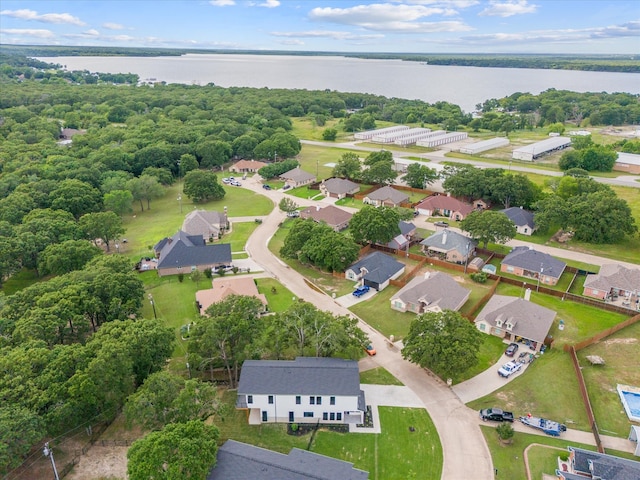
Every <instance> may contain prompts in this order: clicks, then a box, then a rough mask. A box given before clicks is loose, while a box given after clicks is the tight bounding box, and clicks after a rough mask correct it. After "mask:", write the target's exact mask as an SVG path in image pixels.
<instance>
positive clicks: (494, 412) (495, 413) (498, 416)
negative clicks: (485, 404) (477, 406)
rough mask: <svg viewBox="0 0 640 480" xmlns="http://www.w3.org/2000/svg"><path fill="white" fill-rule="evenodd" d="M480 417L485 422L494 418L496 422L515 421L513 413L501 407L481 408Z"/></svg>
mask: <svg viewBox="0 0 640 480" xmlns="http://www.w3.org/2000/svg"><path fill="white" fill-rule="evenodd" d="M480 418H481V419H482V420H484V421H485V422H486V421H487V420H493V421H494V422H513V413H512V412H505V411H504V410H501V409H500V408H485V409H484V410H480Z"/></svg>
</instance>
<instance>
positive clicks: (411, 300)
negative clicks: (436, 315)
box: [391, 272, 471, 314]
mask: <svg viewBox="0 0 640 480" xmlns="http://www.w3.org/2000/svg"><path fill="white" fill-rule="evenodd" d="M469 295H471V290H468V289H466V288H464V287H462V286H460V284H458V282H456V281H455V280H454V279H453V278H451V276H449V275H447V274H446V273H442V272H427V273H425V275H424V276H423V277H416V278H413V279H412V280H411V281H410V282H409V283H407V284H406V285H405V286H404V287H402V288H401V289H400V290H399V291H398V293H396V294H395V295H394V296H393V297H391V308H392V309H393V310H398V311H399V312H413V313H417V314H419V313H424V312H442V311H443V310H453V311H458V310H460V308H462V306H463V305H464V304H465V302H466V301H467V300H468V299H469Z"/></svg>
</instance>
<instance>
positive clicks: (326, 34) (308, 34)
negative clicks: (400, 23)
mask: <svg viewBox="0 0 640 480" xmlns="http://www.w3.org/2000/svg"><path fill="white" fill-rule="evenodd" d="M271 35H273V36H274V37H288V38H331V39H333V40H372V39H376V38H384V35H382V34H368V35H359V34H356V33H351V32H338V31H331V30H307V31H305V32H271Z"/></svg>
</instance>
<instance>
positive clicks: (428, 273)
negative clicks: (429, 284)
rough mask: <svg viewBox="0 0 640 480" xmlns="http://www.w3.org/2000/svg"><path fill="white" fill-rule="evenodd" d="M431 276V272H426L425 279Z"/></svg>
mask: <svg viewBox="0 0 640 480" xmlns="http://www.w3.org/2000/svg"><path fill="white" fill-rule="evenodd" d="M430 276H431V272H424V279H425V280H426V279H427V278H429V277H430Z"/></svg>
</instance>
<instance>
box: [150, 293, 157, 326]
mask: <svg viewBox="0 0 640 480" xmlns="http://www.w3.org/2000/svg"><path fill="white" fill-rule="evenodd" d="M149 303H151V306H152V307H153V318H155V319H156V320H157V319H158V315H156V304H155V303H154V302H153V295H151V294H149Z"/></svg>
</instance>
